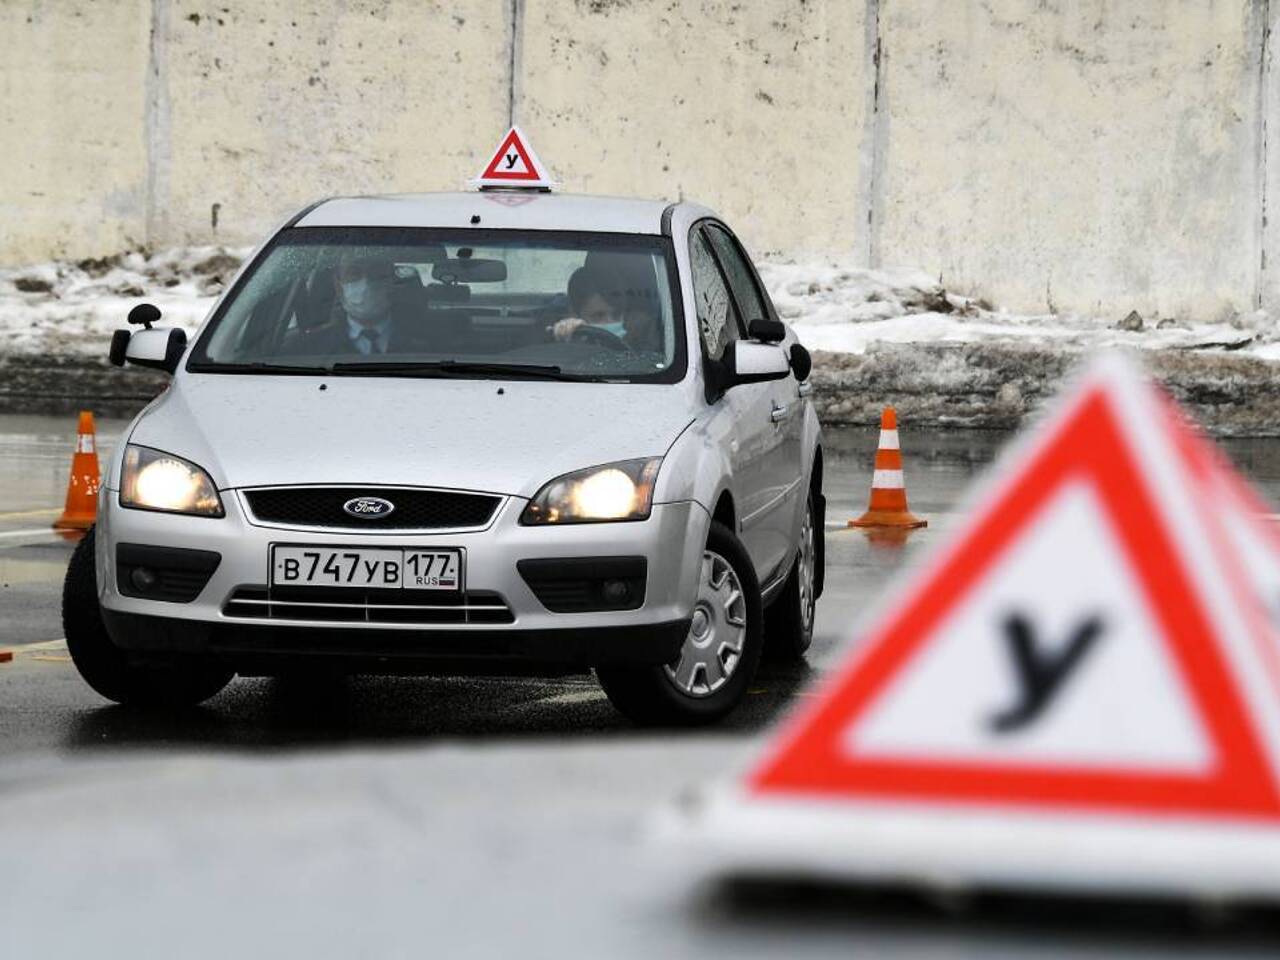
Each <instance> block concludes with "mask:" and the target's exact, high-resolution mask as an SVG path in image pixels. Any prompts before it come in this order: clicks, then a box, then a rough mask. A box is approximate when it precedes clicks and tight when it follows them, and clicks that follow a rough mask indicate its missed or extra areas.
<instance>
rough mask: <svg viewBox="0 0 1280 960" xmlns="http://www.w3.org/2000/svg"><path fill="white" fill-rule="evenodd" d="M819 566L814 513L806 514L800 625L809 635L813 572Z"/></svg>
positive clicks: (801, 540)
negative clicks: (815, 541)
mask: <svg viewBox="0 0 1280 960" xmlns="http://www.w3.org/2000/svg"><path fill="white" fill-rule="evenodd" d="M816 564H817V550H816V549H815V547H814V544H813V512H812V511H810V510H806V511H805V512H804V523H803V524H802V525H801V527H800V570H799V571H798V572H799V580H800V625H801V626H802V627H803V628H804V632H805V634H806V635H807V634H808V633H809V631H810V630H812V629H813V607H814V602H813V601H814V597H813V571H814V567H815V566H816Z"/></svg>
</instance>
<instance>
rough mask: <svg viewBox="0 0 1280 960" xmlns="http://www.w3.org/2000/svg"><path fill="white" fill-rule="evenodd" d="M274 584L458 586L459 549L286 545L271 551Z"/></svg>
mask: <svg viewBox="0 0 1280 960" xmlns="http://www.w3.org/2000/svg"><path fill="white" fill-rule="evenodd" d="M271 585H272V586H273V587H354V588H359V589H362V590H369V589H378V590H395V589H403V590H440V591H447V592H455V593H456V592H458V591H460V590H461V589H462V551H461V550H455V549H449V548H437V549H427V548H424V547H404V548H400V547H395V548H390V547H289V546H276V547H275V548H274V549H273V550H272V552H271Z"/></svg>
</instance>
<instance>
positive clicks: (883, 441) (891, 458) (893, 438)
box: [849, 407, 928, 529]
mask: <svg viewBox="0 0 1280 960" xmlns="http://www.w3.org/2000/svg"><path fill="white" fill-rule="evenodd" d="M927 525H928V521H927V520H921V519H920V518H919V517H917V516H914V515H913V514H912V513H911V511H910V510H908V509H907V487H906V484H905V483H904V482H903V479H902V449H901V447H900V446H899V445H898V414H897V412H896V411H895V410H894V409H893V407H885V408H884V413H882V414H881V415H880V446H879V447H878V448H877V449H876V468H875V473H874V474H872V477H871V504H870V506H869V507H868V508H867V512H866V513H864V514H863V515H862V516H860V517H859V518H858V519H857V520H850V521H849V526H851V527H898V528H904V529H911V528H914V527H923V526H927Z"/></svg>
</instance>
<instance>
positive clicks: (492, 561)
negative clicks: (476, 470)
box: [96, 490, 709, 665]
mask: <svg viewBox="0 0 1280 960" xmlns="http://www.w3.org/2000/svg"><path fill="white" fill-rule="evenodd" d="M103 494H104V495H103V497H102V498H101V499H100V506H99V513H98V532H97V547H98V552H97V558H96V559H97V575H98V590H99V601H100V603H101V606H102V610H103V617H104V621H105V622H106V625H107V629H108V632H109V633H110V634H111V636H112V639H113V640H114V641H115V642H116V643H117V645H119V646H121V647H123V648H127V649H130V650H134V651H137V652H139V653H145V652H155V653H210V654H216V655H220V656H224V657H230V658H234V659H236V660H237V661H246V662H247V661H250V660H254V659H256V658H258V657H261V658H265V659H271V658H294V657H310V656H315V657H324V658H343V659H352V660H359V659H368V660H370V661H378V662H382V663H392V664H394V663H401V664H404V665H408V664H409V663H410V662H411V661H415V660H435V661H440V662H442V663H444V662H456V663H458V664H460V665H461V664H465V663H471V662H474V663H475V664H483V663H494V662H497V661H509V660H516V661H524V662H540V663H556V664H576V665H596V664H605V663H624V662H626V663H664V662H667V661H669V660H671V659H672V658H673V657H674V656H675V654H676V652H677V651H678V650H679V646H680V643H681V642H682V641H683V639H684V637H685V635H686V633H687V628H688V622H689V617H690V616H691V613H692V609H693V604H694V600H695V596H696V589H697V576H698V568H699V565H700V563H701V556H702V549H703V545H704V544H705V543H706V535H707V527H708V524H709V517H708V516H707V514H706V511H705V510H703V509H702V508H701V507H700V506H698V505H697V504H694V503H690V502H680V503H668V504H655V505H654V508H653V513H652V515H651V516H650V517H649V519H648V520H646V521H642V522H635V523H599V524H573V525H564V526H540V527H522V526H520V524H519V522H518V519H519V516H520V511H521V510H522V509H523V508H524V505H525V501H524V500H521V499H518V498H507V499H506V500H505V501H504V502H503V504H502V505H501V506H500V507H499V509H498V511H497V512H496V514H495V515H494V518H493V519H492V521H491V522H490V523H489V525H488V526H487V527H485V528H484V529H483V530H478V531H471V532H454V533H400V532H396V533H381V534H375V533H369V532H366V531H352V530H334V529H315V528H313V529H307V530H301V529H297V528H285V527H280V526H268V525H264V524H261V523H259V522H257V521H255V520H253V519H252V518H251V515H250V513H249V512H248V510H247V509H246V507H245V506H244V504H243V501H242V499H241V497H240V496H238V495H237V494H236V492H235V491H222V497H223V504H224V507H225V508H226V516H225V517H222V518H218V519H210V518H203V517H185V516H177V515H170V514H162V513H152V512H147V511H139V510H129V509H125V508H122V507H121V506H120V505H119V502H118V495H117V493H116V492H115V491H110V490H104V491H103ZM273 543H274V544H281V543H288V544H302V545H316V546H322V545H324V546H331V545H333V544H342V545H344V546H352V547H397V546H415V547H461V548H462V549H463V550H464V551H465V570H466V574H465V576H466V590H467V593H468V595H470V594H472V593H473V592H474V593H479V594H483V595H484V596H486V597H493V596H496V597H499V598H500V599H501V602H502V603H503V604H505V606H506V607H507V609H508V610H509V612H510V616H509V617H508V618H506V619H509V622H507V623H503V624H502V625H501V626H496V625H494V624H493V623H492V622H489V623H482V622H480V623H472V622H466V623H457V622H451V623H439V624H437V623H420V622H415V623H412V624H409V623H403V622H395V617H394V615H392V616H391V617H390V618H389V619H388V620H387V621H385V622H350V619H349V618H347V619H346V620H344V621H343V622H337V621H336V620H335V621H334V622H321V621H317V620H316V619H315V617H314V616H313V617H311V618H310V619H291V618H290V617H289V614H288V610H287V608H285V609H282V608H274V609H272V610H271V611H270V615H267V613H266V611H264V615H262V616H245V615H228V610H229V609H230V610H232V611H235V612H238V613H240V614H243V612H244V607H243V605H240V606H237V605H235V604H232V605H231V606H230V607H229V606H228V602H229V601H231V600H232V598H233V596H236V597H239V596H244V595H245V591H254V590H265V588H266V585H267V583H268V579H269V568H268V555H269V549H270V546H271V545H272V544H273ZM120 544H125V545H147V546H149V547H171V548H178V549H180V550H201V551H210V552H213V553H216V554H218V555H219V556H220V558H221V559H220V560H219V562H218V564H217V567H216V569H215V570H214V572H213V574H212V576H211V577H210V578H209V580H208V582H207V583H206V584H205V585H204V587H203V588H202V589H200V590H199V592H198V593H197V594H196V596H195V598H194V599H192V600H190V601H189V602H166V601H162V600H156V599H146V598H142V597H139V596H127V595H125V594H124V593H122V592H121V590H120V588H119V583H118V579H119V577H118V574H119V571H118V570H117V567H116V565H117V562H118V551H117V546H118V545H120ZM126 552H127V550H126ZM582 557H591V558H628V562H634V561H635V559H636V558H643V559H644V568H645V573H644V578H645V580H644V592H643V596H644V599H643V602H642V603H641V604H640V605H639V606H638V607H636V608H634V609H616V610H591V611H583V612H555V611H553V610H551V609H548V606H547V605H546V597H545V594H544V598H543V599H542V600H540V599H539V598H538V596H537V595H536V594H535V593H534V590H533V589H532V588H531V587H530V585H529V582H528V581H527V579H526V577H525V576H522V575H521V572H520V569H519V565H520V563H521V561H525V565H524V569H525V571H526V573H527V572H528V569H529V563H528V562H529V561H549V560H557V559H566V560H572V559H575V558H582ZM126 574H127V571H126ZM126 583H127V576H126ZM130 592H131V593H136V591H133V590H130ZM312 613H314V611H312Z"/></svg>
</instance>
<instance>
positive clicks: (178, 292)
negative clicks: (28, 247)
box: [0, 247, 249, 354]
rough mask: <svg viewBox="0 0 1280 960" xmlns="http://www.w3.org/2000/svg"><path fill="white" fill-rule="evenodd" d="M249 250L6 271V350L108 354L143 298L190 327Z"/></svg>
mask: <svg viewBox="0 0 1280 960" xmlns="http://www.w3.org/2000/svg"><path fill="white" fill-rule="evenodd" d="M248 252H249V251H248V250H247V249H227V248H225V247H190V248H186V249H180V250H169V251H165V252H163V253H157V254H154V255H147V254H144V253H138V252H134V253H126V254H120V255H117V256H112V257H103V258H100V259H88V260H79V261H75V262H58V263H44V264H38V265H35V266H29V267H14V268H9V269H0V354H3V353H10V354H29V353H49V354H85V353H90V354H98V353H103V354H105V352H106V348H107V343H108V341H109V340H110V338H111V332H112V331H113V330H116V329H117V328H119V327H122V326H124V325H125V317H126V316H127V315H128V313H129V310H130V309H132V308H133V307H134V306H136V305H137V304H139V303H143V302H144V301H145V302H150V303H154V304H155V305H156V306H158V307H159V308H160V309H161V311H162V312H163V313H164V322H165V324H166V325H171V326H178V327H182V328H184V329H185V330H186V331H187V332H188V333H191V332H193V331H194V330H195V329H196V328H197V327H198V326H199V325H200V323H201V321H202V320H204V318H205V316H206V314H208V312H209V309H210V308H211V307H212V306H213V303H214V301H215V300H216V299H217V296H218V294H219V293H221V292H222V289H223V286H224V285H225V284H226V283H227V282H228V281H230V279H231V277H232V276H233V275H234V274H235V272H236V270H237V269H239V267H240V263H241V261H242V260H243V259H244V257H245V256H247V255H248Z"/></svg>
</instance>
